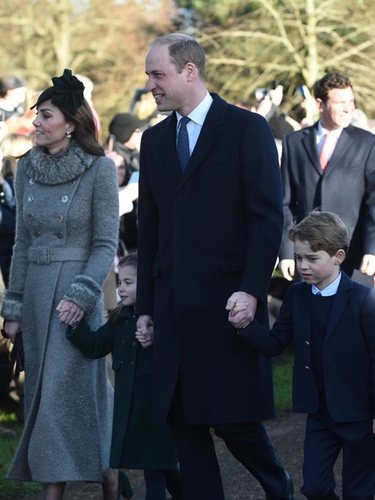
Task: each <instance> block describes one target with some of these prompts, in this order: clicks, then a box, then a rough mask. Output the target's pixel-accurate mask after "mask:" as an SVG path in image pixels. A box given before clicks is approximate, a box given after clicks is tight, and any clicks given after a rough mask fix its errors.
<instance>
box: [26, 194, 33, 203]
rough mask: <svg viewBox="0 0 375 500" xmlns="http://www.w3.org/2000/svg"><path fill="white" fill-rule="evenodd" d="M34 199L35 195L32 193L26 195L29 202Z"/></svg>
mask: <svg viewBox="0 0 375 500" xmlns="http://www.w3.org/2000/svg"><path fill="white" fill-rule="evenodd" d="M34 200H35V196H34V195H33V194H29V196H28V197H27V201H28V202H29V203H31V202H33V201H34Z"/></svg>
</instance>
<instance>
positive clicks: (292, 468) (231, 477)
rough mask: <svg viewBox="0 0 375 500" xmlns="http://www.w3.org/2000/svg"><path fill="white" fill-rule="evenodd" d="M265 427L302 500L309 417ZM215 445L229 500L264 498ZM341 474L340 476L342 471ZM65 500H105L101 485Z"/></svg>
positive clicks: (137, 496) (140, 493) (76, 488)
mask: <svg viewBox="0 0 375 500" xmlns="http://www.w3.org/2000/svg"><path fill="white" fill-rule="evenodd" d="M265 425H266V428H267V431H268V433H269V436H270V437H271V439H272V442H273V444H274V447H275V449H276V451H277V454H278V456H279V458H280V460H281V461H282V463H283V464H284V466H285V468H286V469H287V470H288V471H289V473H290V474H291V475H292V477H293V480H294V487H295V499H296V500H302V499H303V498H305V497H303V496H302V495H301V494H300V492H299V490H300V487H301V482H302V479H301V464H302V448H303V435H304V425H305V417H304V415H298V414H292V413H291V414H287V415H284V416H282V417H279V418H278V419H276V420H272V421H269V422H266V424H265ZM215 445H216V450H217V455H218V457H219V461H220V467H221V471H222V476H223V482H224V489H225V498H226V500H261V499H264V495H263V492H262V489H261V488H260V486H259V484H258V483H257V481H256V480H255V479H254V478H253V477H252V476H251V475H250V474H249V473H248V472H247V470H246V469H245V468H244V467H243V466H242V465H241V464H240V463H239V462H237V460H235V459H234V458H233V457H232V455H231V454H230V453H229V452H228V450H227V449H226V447H225V445H224V443H223V442H222V441H221V440H220V439H216V438H215ZM338 465H339V464H338ZM337 472H338V473H339V469H337ZM129 477H130V480H131V483H132V486H133V489H134V496H133V500H144V498H145V490H144V484H143V476H142V473H141V472H140V471H129ZM337 479H338V484H339V479H340V478H339V474H337ZM337 493H338V494H339V495H340V493H341V491H340V487H338V489H337ZM65 499H66V500H101V499H102V495H101V488H100V486H99V485H97V484H87V483H86V484H78V483H69V484H68V485H67V487H66V494H65ZM18 500H44V495H43V493H40V494H37V495H31V496H27V497H22V498H19V499H18Z"/></svg>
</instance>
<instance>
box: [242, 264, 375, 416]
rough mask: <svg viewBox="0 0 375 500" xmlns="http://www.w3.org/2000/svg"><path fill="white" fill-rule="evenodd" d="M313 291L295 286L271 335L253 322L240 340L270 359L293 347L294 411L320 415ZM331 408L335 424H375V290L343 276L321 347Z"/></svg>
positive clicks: (307, 287) (243, 332)
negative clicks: (314, 366)
mask: <svg viewBox="0 0 375 500" xmlns="http://www.w3.org/2000/svg"><path fill="white" fill-rule="evenodd" d="M311 294H312V292H311V286H310V285H307V284H306V283H304V282H301V283H296V284H294V285H292V286H291V287H290V288H289V289H288V291H287V294H286V296H285V299H284V301H283V304H282V307H281V310H280V314H279V317H278V319H277V321H276V322H275V324H274V326H273V328H272V330H271V332H270V334H268V333H267V331H266V329H265V328H264V327H263V326H260V325H259V323H257V322H256V321H254V322H253V323H251V324H250V325H249V326H248V327H247V328H245V329H244V330H240V333H239V335H240V336H242V337H243V338H244V339H245V340H246V341H247V342H249V343H250V344H251V345H252V346H254V347H257V348H258V349H260V350H261V351H262V352H263V353H265V354H266V355H268V356H274V355H277V354H280V352H282V350H283V349H284V348H285V347H286V346H287V345H288V344H289V343H291V342H293V346H294V367H293V409H294V411H297V412H303V413H317V412H318V411H319V393H318V387H317V384H316V382H315V380H314V374H313V370H312V366H311V331H310V328H311V324H310V298H311ZM323 346H324V347H323V349H324V352H323V367H324V386H325V396H326V401H327V407H328V410H329V412H330V414H331V416H332V417H333V418H334V419H335V421H337V422H354V421H362V420H368V419H373V418H375V290H374V289H372V288H368V287H366V286H363V285H360V284H358V283H355V282H353V281H352V280H351V279H350V278H349V277H348V276H347V275H346V274H345V273H341V280H340V284H339V288H338V290H337V293H336V296H335V300H334V302H333V305H332V309H331V313H330V316H329V320H328V323H327V329H326V332H325V337H324V341H323Z"/></svg>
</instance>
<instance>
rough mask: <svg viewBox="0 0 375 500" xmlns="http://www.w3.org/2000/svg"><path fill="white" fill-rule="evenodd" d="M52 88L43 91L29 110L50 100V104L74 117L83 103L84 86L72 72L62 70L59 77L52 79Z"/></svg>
mask: <svg viewBox="0 0 375 500" xmlns="http://www.w3.org/2000/svg"><path fill="white" fill-rule="evenodd" d="M52 83H53V86H52V87H48V89H46V90H44V91H43V92H42V93H41V94H40V96H39V97H38V100H37V102H36V103H35V104H34V106H32V107H31V109H33V108H35V107H37V106H39V105H40V104H42V102H44V101H47V100H48V99H51V102H52V104H54V105H55V106H57V107H58V108H63V109H66V110H67V111H69V113H71V114H72V115H75V114H76V112H77V109H78V108H79V107H80V106H82V104H83V102H84V98H83V91H84V89H85V86H84V85H83V83H82V82H81V81H80V80H78V78H77V77H76V76H74V75H73V74H72V70H70V69H64V73H63V74H62V75H61V76H55V77H53V78H52Z"/></svg>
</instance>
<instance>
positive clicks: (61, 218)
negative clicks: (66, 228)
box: [56, 214, 64, 222]
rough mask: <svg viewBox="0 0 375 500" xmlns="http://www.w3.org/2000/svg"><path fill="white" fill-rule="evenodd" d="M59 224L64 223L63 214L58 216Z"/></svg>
mask: <svg viewBox="0 0 375 500" xmlns="http://www.w3.org/2000/svg"><path fill="white" fill-rule="evenodd" d="M56 219H57V222H62V221H63V220H64V216H63V215H62V214H60V215H57V216H56Z"/></svg>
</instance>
